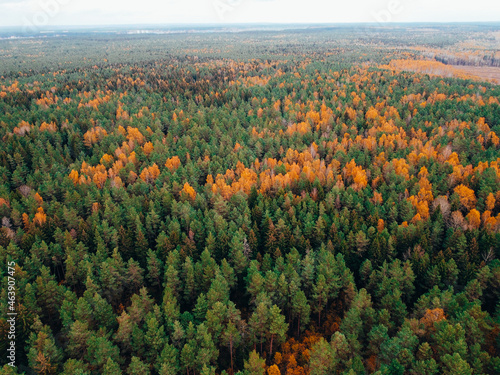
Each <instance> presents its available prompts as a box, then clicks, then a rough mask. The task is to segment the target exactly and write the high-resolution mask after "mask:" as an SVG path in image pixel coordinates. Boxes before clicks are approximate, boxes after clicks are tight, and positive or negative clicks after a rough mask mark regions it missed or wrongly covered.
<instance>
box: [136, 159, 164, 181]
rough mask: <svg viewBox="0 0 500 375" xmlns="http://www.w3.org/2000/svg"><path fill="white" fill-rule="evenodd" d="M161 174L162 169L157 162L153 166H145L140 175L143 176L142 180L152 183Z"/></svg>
mask: <svg viewBox="0 0 500 375" xmlns="http://www.w3.org/2000/svg"><path fill="white" fill-rule="evenodd" d="M159 175H160V169H159V168H158V166H157V165H156V163H155V164H153V165H152V166H151V167H146V168H144V169H143V170H142V172H141V174H140V175H139V177H140V178H141V180H143V181H145V182H147V183H152V182H153V181H154V180H156V179H157V178H158V176H159Z"/></svg>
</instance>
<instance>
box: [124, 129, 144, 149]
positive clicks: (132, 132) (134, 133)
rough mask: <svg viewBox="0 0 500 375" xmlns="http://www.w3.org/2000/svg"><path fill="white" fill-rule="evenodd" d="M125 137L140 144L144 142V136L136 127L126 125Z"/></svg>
mask: <svg viewBox="0 0 500 375" xmlns="http://www.w3.org/2000/svg"><path fill="white" fill-rule="evenodd" d="M127 139H128V140H131V141H136V142H137V143H139V144H140V145H142V144H143V143H144V136H143V135H142V133H141V132H140V131H139V129H137V128H133V127H131V126H127Z"/></svg>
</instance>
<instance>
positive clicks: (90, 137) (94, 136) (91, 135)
mask: <svg viewBox="0 0 500 375" xmlns="http://www.w3.org/2000/svg"><path fill="white" fill-rule="evenodd" d="M107 135H108V133H107V132H106V130H104V129H103V128H101V127H100V126H96V127H95V128H92V129H90V130H88V131H87V132H86V133H85V134H84V135H83V143H84V144H85V146H87V147H91V146H92V145H93V144H96V143H97V142H99V141H100V140H101V139H103V138H104V137H105V136H107Z"/></svg>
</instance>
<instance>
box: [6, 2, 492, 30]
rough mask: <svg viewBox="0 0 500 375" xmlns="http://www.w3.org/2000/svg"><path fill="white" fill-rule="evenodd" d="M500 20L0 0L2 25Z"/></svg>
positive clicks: (479, 13)
mask: <svg viewBox="0 0 500 375" xmlns="http://www.w3.org/2000/svg"><path fill="white" fill-rule="evenodd" d="M463 21H467V22H477V21H500V1H499V0H475V1H471V0H348V1H346V0H161V1H157V0H140V1H138V0H0V26H23V25H24V26H26V25H29V24H33V25H36V26H53V25H115V24H146V23H154V24H172V23H248V22H250V23H258V22H271V23H338V22H463Z"/></svg>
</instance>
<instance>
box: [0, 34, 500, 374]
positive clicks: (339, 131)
mask: <svg viewBox="0 0 500 375" xmlns="http://www.w3.org/2000/svg"><path fill="white" fill-rule="evenodd" d="M470 27H472V26H463V27H457V28H456V29H453V28H451V27H450V28H444V29H443V30H438V31H436V32H435V33H429V32H428V31H427V30H425V32H424V31H422V33H421V34H419V33H416V32H415V30H399V29H395V30H389V31H387V30H386V31H379V32H375V31H373V30H372V31H370V30H362V31H357V32H354V31H352V30H349V29H345V28H339V29H332V30H326V29H325V30H312V31H311V30H309V31H304V30H302V31H279V32H278V31H276V32H270V31H268V32H262V33H258V32H255V33H240V34H224V33H217V34H211V35H210V34H199V35H198V34H193V35H161V36H154V35H149V36H141V37H135V36H130V37H128V36H127V37H126V36H120V35H102V36H95V35H87V34H82V35H73V36H66V37H57V36H55V37H53V38H45V39H36V38H35V39H23V40H2V41H0V56H1V60H0V61H1V64H2V67H1V69H2V71H1V73H0V74H3V75H2V76H1V79H0V137H1V141H0V176H1V177H0V218H1V229H0V265H1V266H0V276H1V278H2V280H1V285H2V286H1V288H0V291H1V292H0V311H1V312H2V313H1V314H0V352H2V353H6V351H7V346H6V345H7V342H8V340H7V339H6V335H7V332H8V329H9V327H8V324H7V321H6V319H7V318H6V316H5V314H4V312H6V311H7V310H8V298H7V287H6V286H7V276H8V273H7V264H8V262H11V261H14V262H16V264H17V265H16V268H15V278H16V288H17V291H16V298H17V300H16V311H17V312H18V316H17V338H16V340H17V359H16V363H17V365H18V367H17V368H16V369H12V368H11V367H9V366H7V365H5V366H4V367H3V369H1V370H0V374H22V373H24V374H44V375H48V374H67V375H69V374H71V375H84V374H106V375H111V374H113V375H115V374H130V375H139V374H140V375H146V374H161V375H167V374H168V375H175V374H186V375H214V374H226V375H228V374H229V375H232V374H240V375H244V374H248V375H262V374H267V375H277V374H290V375H292V374H293V375H306V374H311V375H327V374H350V375H351V374H352V375H354V374H358V375H360V374H373V373H375V374H415V375H416V374H419V375H424V374H428V375H431V374H436V375H437V374H460V375H462V374H463V375H466V374H498V373H500V300H499V299H500V260H499V259H498V258H500V139H499V137H500V104H499V99H500V86H498V85H494V84H492V83H488V82H482V81H480V80H478V79H475V78H474V77H460V78H453V77H439V76H437V75H427V74H422V73H418V72H410V71H407V70H405V67H406V66H408V64H409V65H411V64H415V63H416V64H423V62H422V61H425V59H426V58H427V57H426V56H425V55H424V54H423V52H422V54H419V53H420V52H419V51H424V50H425V49H424V48H420V47H419V48H414V47H415V46H416V45H417V43H416V39H420V44H421V46H424V47H426V48H429V49H438V48H440V49H442V50H443V51H445V52H443V55H444V54H448V55H449V54H450V53H451V52H450V51H452V49H453V46H455V45H456V43H458V42H459V41H461V40H463V38H464V35H463V33H471V34H474V33H475V34H474V35H475V36H476V37H477V38H479V37H478V36H484V35H483V34H484V33H485V31H484V30H482V29H481V30H472V31H471V30H470V29H469V28H470ZM489 28H492V29H493V31H495V29H494V28H493V26H489ZM498 30H500V29H496V31H498ZM486 31H487V32H489V31H491V30H490V29H488V30H486ZM485 38H486V37H485ZM461 53H462V52H461ZM485 54H486V53H485ZM391 61H399V65H398V68H397V69H396V65H394V63H393V64H392V65H391ZM401 61H408V62H407V63H404V64H402V63H401ZM419 61H420V62H419ZM438 61H441V62H440V63H439V64H441V63H442V60H438ZM438 61H435V60H433V62H429V63H427V64H437V63H438ZM412 62H413V63H412ZM410 70H413V69H410ZM6 362H7V359H6V358H5V356H4V355H3V354H2V357H1V358H0V364H1V365H4V364H5V363H6Z"/></svg>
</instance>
